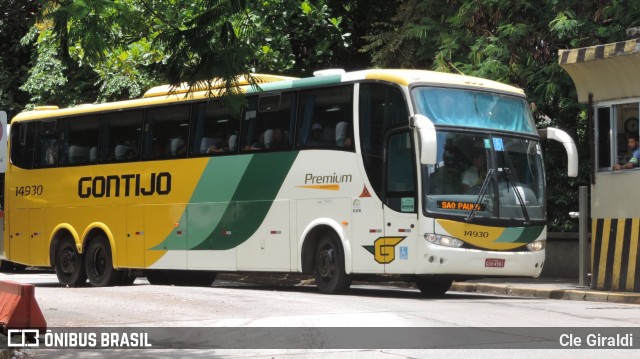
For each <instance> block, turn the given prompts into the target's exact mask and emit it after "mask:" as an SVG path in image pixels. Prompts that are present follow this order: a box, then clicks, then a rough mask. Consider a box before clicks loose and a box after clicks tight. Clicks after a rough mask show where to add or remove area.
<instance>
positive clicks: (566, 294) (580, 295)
mask: <svg viewBox="0 0 640 359" xmlns="http://www.w3.org/2000/svg"><path fill="white" fill-rule="evenodd" d="M450 290H454V291H458V292H467V293H485V294H498V295H513V296H519V297H534V298H547V299H559V300H581V301H589V302H609V303H623V304H640V293H619V292H604V291H596V290H580V289H552V288H538V289H536V288H531V287H521V286H517V285H515V286H514V285H510V284H506V285H505V284H485V283H466V282H454V283H453V284H452V285H451V289H450Z"/></svg>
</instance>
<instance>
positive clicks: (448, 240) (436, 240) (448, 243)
mask: <svg viewBox="0 0 640 359" xmlns="http://www.w3.org/2000/svg"><path fill="white" fill-rule="evenodd" d="M424 239H426V240H427V241H429V242H431V243H433V244H438V245H441V246H445V247H454V248H460V247H462V245H463V244H464V242H463V241H461V240H459V239H458V238H453V237H449V236H442V235H439V234H433V233H425V234H424Z"/></svg>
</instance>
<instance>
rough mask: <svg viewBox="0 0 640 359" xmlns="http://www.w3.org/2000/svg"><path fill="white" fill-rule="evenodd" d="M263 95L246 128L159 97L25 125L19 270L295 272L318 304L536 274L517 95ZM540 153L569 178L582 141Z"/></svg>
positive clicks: (535, 201) (468, 88)
mask: <svg viewBox="0 0 640 359" xmlns="http://www.w3.org/2000/svg"><path fill="white" fill-rule="evenodd" d="M253 77H254V79H255V81H256V82H257V83H258V84H259V86H257V87H256V86H251V85H249V82H248V81H245V80H242V81H241V83H240V84H239V87H238V90H240V91H241V92H242V93H243V96H245V101H244V106H243V108H242V110H241V111H232V110H231V109H230V108H229V107H228V106H227V105H226V104H227V102H228V101H223V99H221V98H217V97H215V96H213V97H212V96H210V94H211V91H210V90H211V89H203V91H202V92H191V93H187V92H186V88H178V89H177V90H175V91H170V88H169V87H168V86H160V87H157V88H153V89H151V90H149V91H148V92H147V93H146V94H145V95H144V96H143V98H140V99H134V100H129V101H122V102H113V103H105V104H95V105H83V106H77V107H73V108H66V109H58V108H56V107H42V108H37V109H36V110H35V111H29V112H24V113H21V114H19V115H17V116H16V117H15V118H13V119H12V121H11V134H10V139H9V157H10V161H9V164H8V168H7V170H6V181H5V217H4V218H5V222H4V224H5V226H4V230H5V233H4V253H5V255H6V259H7V260H9V261H11V262H14V263H18V264H23V265H29V266H36V267H52V268H55V271H56V273H57V277H58V280H59V281H60V283H61V284H63V285H67V286H76V285H81V284H83V283H85V282H86V281H87V279H88V280H89V282H90V284H91V285H93V286H108V285H123V284H130V283H132V281H133V279H134V278H135V276H146V277H147V278H148V280H149V282H150V283H151V284H175V285H210V284H211V283H212V282H213V280H214V279H215V275H216V273H218V272H234V271H243V272H297V273H306V274H310V275H311V274H313V275H314V277H315V281H316V284H317V287H318V289H319V290H320V291H321V292H325V293H335V292H340V291H343V290H345V289H347V288H348V287H349V285H350V284H351V280H352V279H353V278H357V277H358V276H371V275H388V278H395V277H401V278H404V279H407V280H411V281H415V282H416V284H417V286H418V288H419V289H420V290H421V291H422V292H423V293H425V294H441V293H444V292H446V291H447V290H448V289H449V287H450V285H451V283H452V280H456V279H465V278H474V277H487V276H509V277H513V276H529V277H535V276H538V275H539V274H540V272H541V270H542V268H543V265H544V259H545V252H544V248H545V240H546V220H547V218H546V202H545V177H544V168H543V161H542V149H541V144H540V139H541V138H540V135H539V134H538V131H537V130H536V127H535V124H534V120H533V118H532V115H531V113H530V110H529V106H528V103H527V101H526V98H525V95H524V93H523V91H522V90H520V89H517V88H514V87H511V86H508V85H504V84H501V83H497V82H493V81H489V80H485V79H480V78H474V77H469V76H462V75H454V74H445V73H438V72H431V71H420V70H363V71H357V72H344V71H342V70H325V71H318V72H317V73H316V74H315V76H314V77H311V78H301V79H297V78H290V77H280V76H273V75H253ZM214 90H215V89H214ZM214 92H215V91H214ZM547 137H549V138H553V139H558V140H560V141H562V142H565V147H566V148H567V149H568V150H569V151H568V153H569V172H570V175H573V176H575V175H576V172H577V160H576V153H575V146H574V145H573V142H572V141H571V139H570V138H569V137H568V136H566V134H564V133H562V132H561V131H558V130H555V129H549V130H548V133H547ZM474 171H475V172H474Z"/></svg>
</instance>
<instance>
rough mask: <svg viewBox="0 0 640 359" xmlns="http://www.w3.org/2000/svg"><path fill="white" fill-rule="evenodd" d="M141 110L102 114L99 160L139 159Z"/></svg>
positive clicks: (142, 114)
mask: <svg viewBox="0 0 640 359" xmlns="http://www.w3.org/2000/svg"><path fill="white" fill-rule="evenodd" d="M143 116H144V112H143V111H142V110H134V111H122V112H112V113H107V114H104V115H103V116H102V129H103V131H102V132H101V136H102V137H101V138H100V156H99V157H100V158H99V159H100V162H107V163H109V162H124V161H137V160H139V159H140V142H141V140H142V119H143Z"/></svg>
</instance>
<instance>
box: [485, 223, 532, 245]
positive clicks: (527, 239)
mask: <svg viewBox="0 0 640 359" xmlns="http://www.w3.org/2000/svg"><path fill="white" fill-rule="evenodd" d="M543 230H544V226H535V227H516V228H505V230H504V232H503V233H502V235H501V236H500V237H499V238H498V239H496V240H495V242H510V243H531V242H533V241H535V240H536V239H538V237H539V236H540V233H542V231H543Z"/></svg>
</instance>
